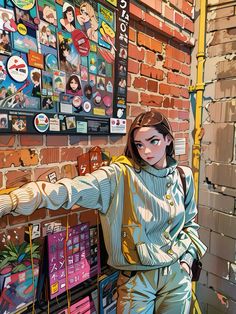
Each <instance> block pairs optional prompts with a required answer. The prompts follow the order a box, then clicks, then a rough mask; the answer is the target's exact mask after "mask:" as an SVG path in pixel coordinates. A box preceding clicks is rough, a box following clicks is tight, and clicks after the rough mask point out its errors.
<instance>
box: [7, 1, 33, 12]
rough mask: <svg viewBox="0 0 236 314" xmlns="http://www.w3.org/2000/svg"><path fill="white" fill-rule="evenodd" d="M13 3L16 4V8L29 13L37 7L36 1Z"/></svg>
mask: <svg viewBox="0 0 236 314" xmlns="http://www.w3.org/2000/svg"><path fill="white" fill-rule="evenodd" d="M12 2H13V3H14V4H15V6H16V7H17V8H19V9H22V10H25V11H28V10H31V9H32V8H33V7H34V5H35V0H24V1H20V0H12Z"/></svg>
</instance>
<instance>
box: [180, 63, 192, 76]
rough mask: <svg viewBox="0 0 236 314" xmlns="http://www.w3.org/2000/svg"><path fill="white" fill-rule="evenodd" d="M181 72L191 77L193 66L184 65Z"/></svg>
mask: <svg viewBox="0 0 236 314" xmlns="http://www.w3.org/2000/svg"><path fill="white" fill-rule="evenodd" d="M181 72H182V73H183V74H185V75H190V74H191V66H189V65H185V64H182V65H181Z"/></svg>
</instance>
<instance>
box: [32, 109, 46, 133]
mask: <svg viewBox="0 0 236 314" xmlns="http://www.w3.org/2000/svg"><path fill="white" fill-rule="evenodd" d="M34 126H35V129H36V130H37V131H39V132H40V133H44V132H46V131H47V129H48V128H49V119H48V117H47V116H46V114H44V113H39V114H37V116H36V117H35V118H34Z"/></svg>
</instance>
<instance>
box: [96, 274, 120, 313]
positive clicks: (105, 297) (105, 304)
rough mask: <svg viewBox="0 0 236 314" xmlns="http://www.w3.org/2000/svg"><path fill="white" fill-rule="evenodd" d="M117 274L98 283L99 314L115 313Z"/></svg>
mask: <svg viewBox="0 0 236 314" xmlns="http://www.w3.org/2000/svg"><path fill="white" fill-rule="evenodd" d="M118 276H119V272H118V271H116V272H114V273H112V274H111V275H109V276H107V277H105V278H104V279H102V280H101V281H100V282H99V304H100V307H99V313H100V314H105V313H109V314H115V313H116V299H117V293H116V283H117V279H118Z"/></svg>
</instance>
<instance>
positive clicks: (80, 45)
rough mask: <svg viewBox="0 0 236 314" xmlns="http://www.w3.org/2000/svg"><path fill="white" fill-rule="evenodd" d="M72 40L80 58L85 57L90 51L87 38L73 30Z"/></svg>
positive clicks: (78, 31)
mask: <svg viewBox="0 0 236 314" xmlns="http://www.w3.org/2000/svg"><path fill="white" fill-rule="evenodd" d="M71 34H72V40H73V43H74V45H75V48H76V50H77V51H78V53H79V54H80V55H81V56H82V57H86V56H88V54H89V51H90V43H89V39H88V37H87V36H86V35H85V34H84V33H83V32H82V31H81V30H79V29H76V30H74V31H73V32H72V33H71Z"/></svg>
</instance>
